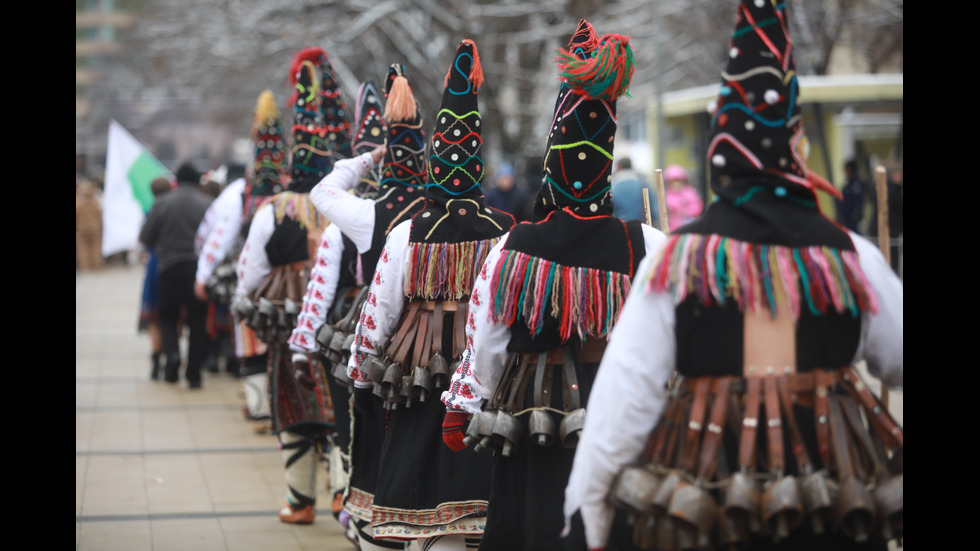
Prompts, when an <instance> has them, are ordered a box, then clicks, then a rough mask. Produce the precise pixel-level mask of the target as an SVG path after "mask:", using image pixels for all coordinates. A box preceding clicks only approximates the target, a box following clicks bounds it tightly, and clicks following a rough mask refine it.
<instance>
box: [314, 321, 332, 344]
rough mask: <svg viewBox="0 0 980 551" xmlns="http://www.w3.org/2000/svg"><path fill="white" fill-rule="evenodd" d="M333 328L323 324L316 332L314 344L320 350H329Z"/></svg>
mask: <svg viewBox="0 0 980 551" xmlns="http://www.w3.org/2000/svg"><path fill="white" fill-rule="evenodd" d="M333 332H334V327H333V326H332V325H330V324H329V323H324V324H323V325H321V326H320V328H319V329H317V330H316V343H317V345H319V346H320V350H327V349H329V348H330V339H332V338H333Z"/></svg>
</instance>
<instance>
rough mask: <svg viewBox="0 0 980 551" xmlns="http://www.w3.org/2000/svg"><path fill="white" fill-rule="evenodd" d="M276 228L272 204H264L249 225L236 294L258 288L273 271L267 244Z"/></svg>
mask: <svg viewBox="0 0 980 551" xmlns="http://www.w3.org/2000/svg"><path fill="white" fill-rule="evenodd" d="M275 229H276V218H275V213H273V212H272V205H271V204H267V205H264V206H262V207H261V208H260V209H259V210H258V211H256V212H255V216H253V217H252V223H251V224H250V225H249V227H248V237H246V238H245V245H244V246H243V247H242V253H241V254H240V255H239V256H238V268H237V272H238V285H237V287H236V288H235V293H236V294H242V295H248V294H250V293H251V292H252V291H254V290H255V289H257V288H258V286H259V285H260V284H261V283H262V280H263V279H265V276H267V275H269V273H270V272H272V264H271V263H270V262H269V255H268V254H266V252H265V245H266V244H267V243H268V242H269V239H271V238H272V233H273V232H274V231H275Z"/></svg>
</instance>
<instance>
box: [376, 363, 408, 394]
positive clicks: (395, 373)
mask: <svg viewBox="0 0 980 551" xmlns="http://www.w3.org/2000/svg"><path fill="white" fill-rule="evenodd" d="M403 376H404V370H403V369H402V366H401V364H399V363H397V362H392V363H390V364H388V369H386V370H385V375H384V378H382V379H381V386H382V387H384V389H385V399H386V400H387V401H388V402H391V403H393V404H397V403H399V402H401V397H400V395H399V393H398V391H399V389H400V388H401V384H402V377H403Z"/></svg>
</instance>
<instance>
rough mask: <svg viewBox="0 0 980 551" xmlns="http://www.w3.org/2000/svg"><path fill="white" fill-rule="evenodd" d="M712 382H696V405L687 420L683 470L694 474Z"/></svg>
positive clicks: (694, 404) (699, 380)
mask: <svg viewBox="0 0 980 551" xmlns="http://www.w3.org/2000/svg"><path fill="white" fill-rule="evenodd" d="M710 386H711V384H710V381H709V380H708V379H707V378H705V377H699V378H698V379H695V380H694V403H693V404H692V405H691V415H690V417H689V418H688V420H687V438H686V444H687V445H686V446H685V447H684V451H683V454H682V457H681V468H682V469H684V470H685V471H687V472H689V473H690V472H694V468H695V467H696V462H697V456H698V447H699V445H700V443H701V430H702V429H703V428H704V417H705V414H706V410H707V408H708V392H709V391H710Z"/></svg>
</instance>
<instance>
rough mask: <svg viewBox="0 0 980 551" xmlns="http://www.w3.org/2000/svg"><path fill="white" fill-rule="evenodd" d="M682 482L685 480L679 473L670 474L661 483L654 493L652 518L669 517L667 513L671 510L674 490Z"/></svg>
mask: <svg viewBox="0 0 980 551" xmlns="http://www.w3.org/2000/svg"><path fill="white" fill-rule="evenodd" d="M681 482H683V480H682V479H681V477H680V475H678V474H677V473H670V474H668V475H667V476H665V477H664V479H663V480H661V481H660V484H659V485H657V490H656V491H655V492H654V493H653V500H652V501H650V511H651V516H655V517H662V516H666V515H667V511H668V510H669V509H670V498H671V496H672V495H673V494H674V489H676V488H677V486H678V485H679V484H680V483H681ZM671 526H673V524H671Z"/></svg>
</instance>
